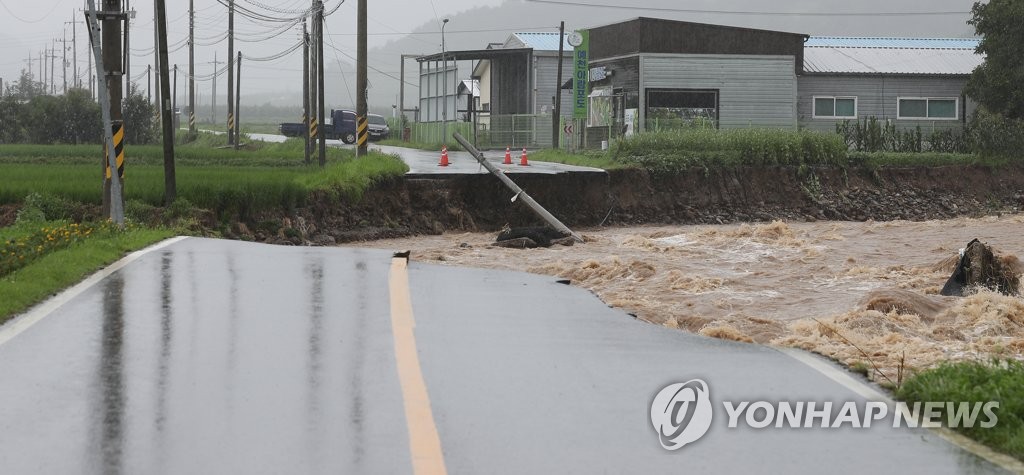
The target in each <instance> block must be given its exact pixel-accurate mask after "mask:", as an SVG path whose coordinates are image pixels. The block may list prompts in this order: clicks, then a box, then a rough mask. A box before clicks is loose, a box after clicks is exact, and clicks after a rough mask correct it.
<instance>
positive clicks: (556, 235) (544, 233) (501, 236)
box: [497, 226, 566, 247]
mask: <svg viewBox="0 0 1024 475" xmlns="http://www.w3.org/2000/svg"><path fill="white" fill-rule="evenodd" d="M565 237H566V235H565V234H562V233H561V232H559V231H555V230H554V229H551V228H548V227H544V226H538V227H526V228H509V229H504V230H502V231H501V232H500V233H498V238H497V243H498V244H499V245H500V244H501V243H502V242H503V241H509V240H512V239H518V238H528V239H529V240H530V241H532V242H533V243H534V245H533V246H530V247H537V246H540V247H551V240H553V239H562V238H565ZM504 247H509V246H504ZM514 247H517V246H514Z"/></svg>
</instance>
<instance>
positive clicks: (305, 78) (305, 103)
mask: <svg viewBox="0 0 1024 475" xmlns="http://www.w3.org/2000/svg"><path fill="white" fill-rule="evenodd" d="M302 124H303V125H305V127H304V128H305V129H306V132H305V138H306V153H305V156H304V157H305V163H306V165H309V163H310V152H311V151H310V149H309V148H310V147H309V31H308V30H307V26H306V22H305V21H303V22H302Z"/></svg>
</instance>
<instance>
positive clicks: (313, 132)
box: [309, 116, 320, 142]
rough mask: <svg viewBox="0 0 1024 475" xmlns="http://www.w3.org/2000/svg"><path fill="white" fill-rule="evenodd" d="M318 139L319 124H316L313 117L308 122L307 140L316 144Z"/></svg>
mask: <svg viewBox="0 0 1024 475" xmlns="http://www.w3.org/2000/svg"><path fill="white" fill-rule="evenodd" d="M318 137H320V124H319V123H317V120H316V116H313V117H312V118H310V120H309V139H310V140H312V141H314V142H316V139H317V138H318Z"/></svg>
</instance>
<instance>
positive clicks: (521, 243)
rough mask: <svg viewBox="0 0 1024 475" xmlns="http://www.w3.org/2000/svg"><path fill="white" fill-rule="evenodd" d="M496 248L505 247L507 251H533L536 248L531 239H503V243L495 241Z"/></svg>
mask: <svg viewBox="0 0 1024 475" xmlns="http://www.w3.org/2000/svg"><path fill="white" fill-rule="evenodd" d="M494 245H495V246H498V247H507V248H509V249H533V248H535V247H537V243H536V242H533V239H530V238H526V237H521V238H512V239H505V240H503V241H497V242H495V243H494Z"/></svg>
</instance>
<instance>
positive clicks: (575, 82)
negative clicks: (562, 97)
mask: <svg viewBox="0 0 1024 475" xmlns="http://www.w3.org/2000/svg"><path fill="white" fill-rule="evenodd" d="M576 34H579V35H580V36H579V37H577V38H573V39H574V40H575V41H572V43H579V45H574V46H575V48H576V49H575V54H574V55H573V64H574V68H573V75H572V117H573V118H574V119H586V118H587V83H588V82H589V81H590V32H589V31H587V30H581V31H579V32H576Z"/></svg>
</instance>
